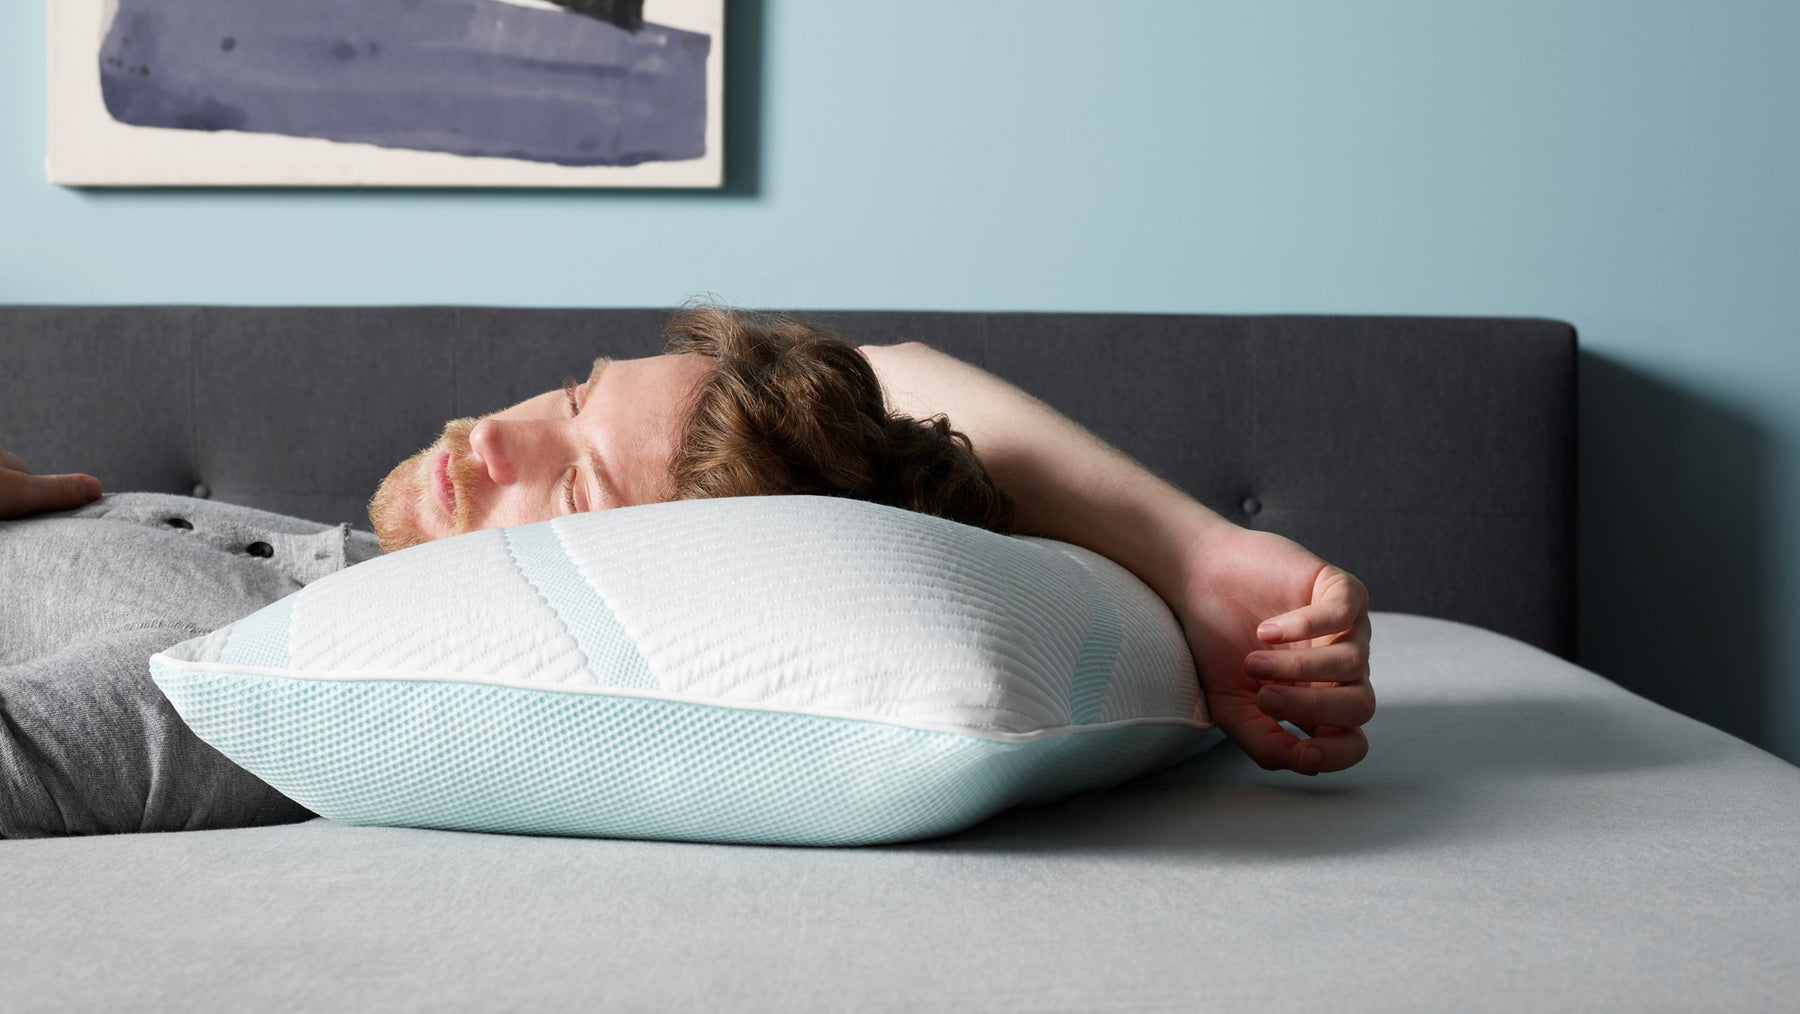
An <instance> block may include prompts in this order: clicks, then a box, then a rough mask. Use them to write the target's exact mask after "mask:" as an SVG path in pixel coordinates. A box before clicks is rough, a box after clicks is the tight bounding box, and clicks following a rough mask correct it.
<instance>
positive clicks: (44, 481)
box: [0, 472, 100, 518]
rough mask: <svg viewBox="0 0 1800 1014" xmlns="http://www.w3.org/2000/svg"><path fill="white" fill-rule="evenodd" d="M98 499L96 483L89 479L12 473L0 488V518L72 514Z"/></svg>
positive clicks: (78, 475) (78, 476)
mask: <svg viewBox="0 0 1800 1014" xmlns="http://www.w3.org/2000/svg"><path fill="white" fill-rule="evenodd" d="M99 496H100V480H99V479H96V478H94V477H93V476H91V475H81V474H69V475H28V474H24V473H18V472H15V473H14V474H13V475H12V476H10V477H9V478H8V480H7V481H6V482H5V484H4V485H3V486H0V518H20V517H24V516H26V515H27V514H41V513H43V512H45V511H66V510H73V509H75V508H76V507H80V506H81V505H82V504H85V503H89V502H91V501H93V500H96V499H98V498H99Z"/></svg>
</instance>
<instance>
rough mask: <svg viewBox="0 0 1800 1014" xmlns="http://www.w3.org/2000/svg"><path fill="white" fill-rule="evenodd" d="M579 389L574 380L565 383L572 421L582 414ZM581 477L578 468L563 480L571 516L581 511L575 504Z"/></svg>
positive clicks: (564, 494) (570, 470)
mask: <svg viewBox="0 0 1800 1014" xmlns="http://www.w3.org/2000/svg"><path fill="white" fill-rule="evenodd" d="M579 389H580V385H578V384H577V383H576V382H575V380H574V379H573V378H571V379H569V380H566V381H564V382H563V398H564V400H566V401H567V402H568V404H569V418H570V419H573V418H575V417H576V416H578V415H580V414H581V401H580V399H579V398H578V397H577V394H578V392H579ZM580 477H581V470H580V469H578V468H571V469H569V476H568V478H566V479H564V480H563V506H564V507H567V508H568V509H569V513H570V514H577V513H580V510H581V509H580V508H579V507H578V506H576V504H575V483H576V481H577V480H578V479H579V478H580Z"/></svg>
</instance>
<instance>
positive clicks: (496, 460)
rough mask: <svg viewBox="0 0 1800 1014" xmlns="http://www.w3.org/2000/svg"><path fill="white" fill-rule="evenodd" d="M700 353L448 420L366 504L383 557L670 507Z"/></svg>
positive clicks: (602, 374)
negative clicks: (665, 503) (466, 538)
mask: <svg viewBox="0 0 1800 1014" xmlns="http://www.w3.org/2000/svg"><path fill="white" fill-rule="evenodd" d="M714 363H715V360H713V359H711V358H709V357H707V356H700V355H664V356H653V357H651V358H649V359H620V360H609V359H596V360H595V361H594V369H593V372H592V373H591V374H589V376H588V379H587V380H586V381H584V382H580V383H573V382H572V383H570V384H568V385H566V386H565V387H563V388H562V389H559V390H555V391H546V392H545V393H543V394H540V395H538V396H537V397H535V398H527V399H526V400H524V401H522V402H519V403H518V404H517V405H514V406H512V407H511V408H507V409H502V410H501V411H499V412H494V413H491V414H489V415H485V416H482V417H481V418H479V419H452V420H451V421H449V422H448V423H445V424H444V432H443V435H442V436H440V437H438V439H437V440H436V441H434V442H433V443H432V444H431V446H430V447H427V448H425V449H424V450H422V451H420V452H419V453H417V454H415V455H413V456H412V457H410V458H407V459H406V460H405V461H402V462H401V463H400V464H399V466H398V467H396V468H395V469H394V470H393V471H392V472H390V473H388V477H387V478H386V479H383V480H382V481H381V487H380V488H379V489H378V490H376V492H375V497H374V499H373V500H371V501H370V503H369V520H370V521H371V522H372V523H373V524H374V526H375V534H376V535H377V536H379V537H380V539H381V547H382V549H383V550H385V551H387V552H390V553H391V552H394V551H395V550H399V549H404V548H406V547H407V546H412V545H417V544H418V543H421V542H428V541H430V540H432V539H441V538H443V537H445V536H448V535H460V534H461V533H463V532H472V531H475V530H477V529H481V528H500V527H505V526H508V525H522V524H529V523H531V522H533V521H545V520H548V519H550V518H553V517H556V516H558V515H561V514H569V513H572V512H577V511H589V510H604V509H606V508H609V507H625V506H629V505H632V504H642V503H656V502H658V501H661V500H666V499H668V497H669V495H670V491H669V464H670V460H671V458H672V457H673V455H674V452H675V448H676V446H677V444H678V443H679V442H680V440H681V434H682V432H683V430H684V428H685V426H686V424H687V417H688V412H689V410H690V409H691V407H692V405H693V400H694V397H695V394H696V393H697V391H698V388H699V385H700V384H701V382H702V381H704V380H705V379H706V378H707V377H709V376H710V375H711V374H712V371H713V366H714Z"/></svg>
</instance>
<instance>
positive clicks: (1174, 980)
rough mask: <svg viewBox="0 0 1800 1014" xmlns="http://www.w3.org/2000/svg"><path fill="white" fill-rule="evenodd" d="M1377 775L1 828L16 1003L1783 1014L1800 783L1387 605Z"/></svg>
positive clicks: (1236, 759)
mask: <svg viewBox="0 0 1800 1014" xmlns="http://www.w3.org/2000/svg"><path fill="white" fill-rule="evenodd" d="M1373 621H1374V639H1373V643H1372V668H1373V673H1374V679H1375V681H1376V688H1377V693H1378V696H1379V698H1380V709H1379V712H1378V714H1377V716H1376V717H1375V719H1374V721H1372V722H1371V723H1370V724H1369V726H1368V733H1369V736H1370V739H1371V740H1372V741H1373V750H1372V752H1371V754H1370V757H1369V759H1368V760H1367V761H1365V762H1364V763H1363V764H1361V765H1359V766H1358V767H1357V768H1355V769H1353V770H1351V771H1349V772H1344V773H1341V774H1338V775H1335V776H1325V777H1320V778H1316V779H1307V778H1302V777H1299V776H1295V775H1292V774H1286V773H1271V772H1265V771H1262V770H1260V769H1258V768H1257V767H1256V766H1255V765H1253V764H1251V763H1250V762H1248V761H1247V760H1246V759H1245V758H1244V756H1243V755H1242V754H1241V753H1239V752H1238V751H1237V750H1236V749H1235V748H1234V747H1231V746H1229V745H1226V746H1223V747H1219V748H1217V749H1215V750H1213V751H1212V752H1210V753H1209V754H1207V755H1204V756H1202V757H1200V758H1198V759H1196V760H1194V761H1191V762H1189V763H1187V764H1184V765H1182V766H1180V767H1178V768H1174V769H1171V770H1169V771H1166V772H1163V773H1161V774H1158V775H1154V776H1151V777H1149V778H1146V779H1143V780H1140V781H1138V782H1135V783H1132V784H1131V785H1128V786H1124V787H1121V788H1118V789H1114V790H1110V791H1107V792H1099V793H1090V794H1087V795H1083V796H1079V797H1076V798H1073V799H1070V800H1066V801H1064V802H1061V803H1056V804H1052V805H1048V806H1042V807H1036V808H1028V809H1020V810H1014V811H1011V812H1008V813H1005V814H1002V815H1000V816H999V817H996V818H994V819H992V820H989V821H987V822H985V823H983V824H981V825H978V826H977V827H974V828H972V829H970V830H968V831H965V832H963V833H960V834H957V835H954V836H951V837H947V838H942V839H938V840H935V841H929V842H920V843H915V844H909V845H899V846H885V847H875V848H859V849H809V848H770V847H744V846H719V845H696V844H682V843H666V842H644V841H603V840H583V839H559V838H529V837H512V836H504V835H482V834H459V833H450V832H439V831H417V830H405V829H393V828H356V827H348V826H342V825H337V824H333V823H331V822H329V821H324V820H315V821H309V822H307V823H303V824H296V825H290V826H286V827H277V828H260V829H251V830H242V831H215V832H197V833H188V834H160V835H132V836H116V837H105V838H89V839H64V840H35V841H19V842H5V843H0V1008H4V1009H6V1010H8V1011H37V1010H44V1011H49V1010H56V1011H65V1010H82V1009H124V1008H128V1009H170V1010H176V1009H179V1010H184V1011H213V1010H218V1011H226V1010H230V1011H239V1010H248V1009H263V1010H335V1009H367V1010H376V1009H381V1010H412V1009H431V1010H493V1009H557V1008H568V1007H577V1006H580V1007H597V1006H605V1007H607V1008H609V1009H657V1010H690V1009H691V1010H703V1009H704V1010H711V1009H717V1008H720V1007H724V1008H727V1009H736V1010H782V1011H795V1010H800V1011H804V1010H821V1011H823V1010H846V1009H858V1010H906V1009H917V1010H925V1009H942V1008H951V1009H981V1010H1084V1011H1100V1010H1165V1009H1166V1010H1204V1009H1243V1008H1246V1007H1249V1006H1251V1005H1252V1004H1255V1005H1256V1006H1258V1007H1264V1006H1272V1007H1274V1008H1276V1009H1284V1008H1302V1007H1304V1008H1316V1007H1319V1006H1328V1007H1330V1008H1332V1009H1334V1010H1391V1009H1395V1008H1402V1009H1406V1008H1422V1007H1432V1008H1454V1009H1464V1010H1483V1009H1495V1010H1500V1009H1506V1010H1512V1009H1520V1008H1524V1007H1530V1008H1537V1009H1547V1010H1574V1009H1593V1008H1602V1009H1629V1008H1645V1009H1656V1010H1684V1009H1778V1008H1781V1007H1783V1006H1785V1005H1786V1004H1788V1003H1791V1001H1792V997H1793V996H1794V995H1795V994H1796V993H1797V992H1800V959H1797V958H1796V945H1795V941H1796V940H1800V900H1797V899H1800V872H1796V871H1797V870H1800V862H1797V860H1800V769H1797V768H1795V767H1794V766H1792V765H1790V764H1787V763H1786V762H1784V761H1781V760H1779V759H1778V758H1775V757H1773V756H1772V755H1770V754H1767V753H1765V752H1763V751H1761V750H1758V749H1756V748H1755V747H1752V746H1750V745H1748V744H1746V743H1744V742H1742V741H1740V740H1737V739H1735V738H1733V737H1731V736H1728V735H1726V734H1724V733H1722V732H1719V731H1717V730H1714V729H1711V728H1709V727H1707V726H1704V725H1702V724H1700V723H1698V722H1695V721H1693V720H1691V719H1688V718H1685V717H1682V716H1680V715H1677V714H1675V713H1674V712H1671V711H1668V710H1666V709H1664V708H1662V707H1659V706H1657V705H1655V704H1652V703H1650V702H1649V701H1646V700H1644V699H1642V698H1639V697H1636V696H1634V695H1632V694H1630V693H1628V692H1627V691H1625V690H1623V689H1621V688H1619V687H1618V686H1616V685H1614V684H1612V683H1611V682H1609V681H1607V680H1605V679H1602V678H1601V677H1599V676H1596V675H1594V674H1592V673H1589V672H1586V671H1584V670H1582V669H1579V668H1577V667H1576V666H1573V665H1571V664H1569V663H1567V662H1564V661H1562V660H1560V659H1558V658H1556V657H1555V656H1553V655H1550V654H1547V653H1545V652H1542V651H1539V650H1538V649H1535V648H1532V647H1529V646H1527V645H1525V644H1523V643H1520V642H1518V641H1514V640H1511V639H1509V638H1506V637H1502V636H1500V635H1498V634H1494V633H1490V632H1488V631H1484V630H1481V629H1478V628H1474V627H1469V626H1465V625H1462V624H1458V623H1452V622H1449V621H1445V620H1437V619H1428V618H1424V617H1418V616H1409V615H1401V614H1393V613H1377V614H1375V615H1374V617H1373Z"/></svg>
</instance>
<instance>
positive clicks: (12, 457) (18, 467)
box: [0, 447, 31, 475]
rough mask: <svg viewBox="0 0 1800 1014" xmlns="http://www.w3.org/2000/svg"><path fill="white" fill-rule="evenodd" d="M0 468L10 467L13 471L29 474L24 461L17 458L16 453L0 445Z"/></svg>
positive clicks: (29, 470)
mask: <svg viewBox="0 0 1800 1014" xmlns="http://www.w3.org/2000/svg"><path fill="white" fill-rule="evenodd" d="M0 468H10V469H12V470H13V471H15V472H24V473H25V474H26V475H30V474H31V469H30V468H28V467H26V465H25V462H23V461H21V460H19V456H18V455H17V454H14V453H12V452H11V451H8V450H7V449H6V448H4V447H0Z"/></svg>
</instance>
